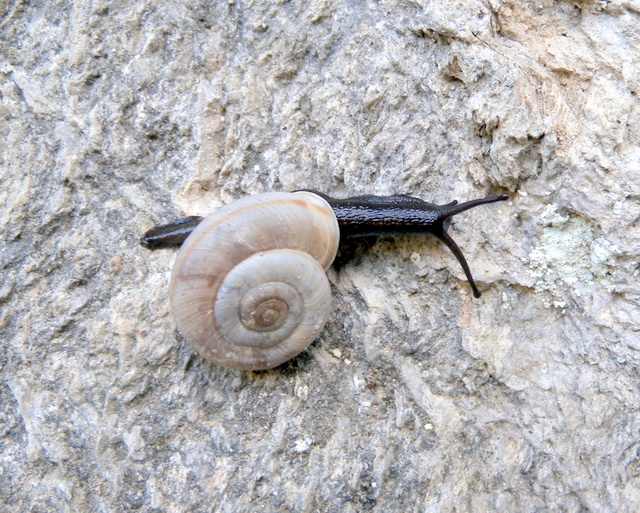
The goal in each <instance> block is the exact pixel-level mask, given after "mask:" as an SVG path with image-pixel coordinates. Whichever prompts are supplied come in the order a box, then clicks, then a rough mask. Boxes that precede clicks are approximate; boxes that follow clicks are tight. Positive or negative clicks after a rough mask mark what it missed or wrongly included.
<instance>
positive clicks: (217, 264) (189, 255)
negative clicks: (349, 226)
mask: <svg viewBox="0 0 640 513" xmlns="http://www.w3.org/2000/svg"><path fill="white" fill-rule="evenodd" d="M339 236H340V233H339V228H338V222H337V220H336V217H335V214H334V213H333V210H332V209H331V207H330V206H329V204H328V203H327V202H326V201H325V200H324V199H323V198H321V197H320V196H318V195H316V194H313V193H310V192H296V193H284V192H270V193H265V194H259V195H256V196H248V197H246V198H243V199H241V200H238V201H235V202H233V203H231V204H229V205H227V206H225V207H223V208H221V209H220V210H218V211H216V212H214V213H213V214H211V215H209V216H208V217H206V218H205V219H204V220H203V221H202V222H201V223H200V224H199V225H198V226H197V228H196V229H195V230H194V231H193V233H192V234H191V235H190V236H189V237H188V238H187V239H186V241H185V242H184V244H183V245H182V248H181V249H180V252H179V253H178V256H177V259H176V263H175V265H174V268H173V273H172V275H171V285H170V301H171V310H172V312H173V315H174V317H175V319H176V324H177V325H178V329H179V330H180V331H181V332H182V334H183V335H184V337H185V339H186V340H187V342H189V344H191V346H192V347H193V348H194V349H195V350H196V351H198V352H199V353H200V354H201V355H202V356H203V357H204V358H206V359H207V360H209V361H210V362H212V363H216V364H218V365H223V366H225V367H232V368H236V369H245V370H258V369H269V368H272V367H276V366H277V365H280V364H281V363H283V362H285V361H287V360H289V359H290V358H293V357H294V356H296V355H297V354H298V353H300V352H301V351H303V350H304V349H305V348H306V347H307V346H308V345H309V344H310V343H311V342H312V341H313V340H314V339H315V338H316V336H317V335H318V333H319V332H320V330H321V329H322V328H323V326H324V325H325V324H326V322H327V319H328V317H329V312H330V308H331V292H330V287H329V281H328V279H327V276H326V273H325V270H326V269H327V268H328V267H329V266H330V265H331V263H332V262H333V259H334V258H335V255H336V251H337V249H338V242H339V238H340V237H339Z"/></svg>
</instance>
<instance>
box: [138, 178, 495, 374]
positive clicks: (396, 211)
mask: <svg viewBox="0 0 640 513" xmlns="http://www.w3.org/2000/svg"><path fill="white" fill-rule="evenodd" d="M506 199H508V195H507V194H502V195H500V196H493V197H488V198H482V199H477V200H473V201H469V202H466V203H462V204H458V203H457V202H455V201H454V202H451V203H448V204H446V205H434V204H431V203H427V202H425V201H422V200H420V199H418V198H413V197H410V196H402V195H395V196H387V197H379V196H358V197H354V198H346V199H335V198H331V197H329V196H326V195H324V194H321V193H317V192H313V191H299V192H295V193H265V194H259V195H257V196H249V197H246V198H243V199H241V200H238V201H235V202H233V203H231V204H229V205H227V206H226V207H223V208H221V209H220V210H218V211H216V212H214V213H213V214H211V215H209V216H207V217H206V218H204V219H203V218H199V217H189V218H185V219H181V220H179V221H176V222H174V223H171V224H169V225H165V226H161V227H157V228H154V229H152V230H149V231H148V232H147V233H145V235H144V236H143V237H142V239H141V244H142V245H143V246H145V247H148V248H151V249H156V248H162V247H171V246H178V245H182V247H181V249H180V252H179V254H178V257H177V259H176V263H175V266H174V270H173V273H172V278H171V287H170V288H171V290H170V298H171V309H172V311H173V314H174V317H175V318H176V323H177V325H178V328H179V329H180V331H181V332H182V334H183V335H184V336H185V339H186V340H187V341H188V342H189V343H190V344H191V345H192V346H193V347H194V348H195V349H196V350H197V351H198V352H199V353H200V354H201V355H202V356H204V357H205V358H206V359H208V360H209V361H211V362H213V363H216V364H219V365H223V366H226V367H232V368H237V369H246V370H258V369H268V368H272V367H276V366H277V365H280V364H281V363H283V362H285V361H287V360H289V359H290V358H293V357H294V356H296V355H297V354H298V353H300V352H301V351H303V350H304V349H305V348H306V347H307V346H308V345H309V344H310V343H311V342H312V341H313V340H314V339H315V337H316V336H317V335H318V333H319V332H320V330H321V329H322V327H323V326H324V325H325V324H326V321H327V319H328V316H329V311H330V303H331V299H330V288H329V283H328V280H327V278H326V274H325V270H326V269H327V268H328V267H329V266H330V265H331V263H332V262H333V259H334V258H335V255H336V251H337V249H338V245H339V243H340V241H341V240H345V239H349V238H353V237H361V236H377V235H406V234H418V235H420V234H422V235H433V236H435V237H437V238H439V239H440V240H441V241H443V242H444V243H445V244H446V245H447V246H448V247H449V249H451V251H452V252H453V254H454V255H455V257H456V258H457V259H458V261H459V262H460V265H461V266H462V268H463V270H464V273H465V275H466V276H467V279H468V280H469V284H470V285H471V288H472V290H473V293H474V296H475V297H480V292H479V290H478V288H477V286H476V284H475V282H474V280H473V277H472V275H471V272H470V270H469V266H468V265H467V262H466V260H465V258H464V256H463V254H462V252H461V251H460V249H459V248H458V246H457V245H456V243H455V242H454V241H453V239H452V238H451V237H450V236H449V234H448V233H447V228H448V227H449V224H450V222H451V217H452V216H454V215H456V214H458V213H461V212H464V211H466V210H469V209H471V208H474V207H476V206H479V205H485V204H488V203H494V202H497V201H504V200H506Z"/></svg>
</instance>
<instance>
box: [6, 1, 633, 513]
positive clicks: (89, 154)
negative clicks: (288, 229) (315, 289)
mask: <svg viewBox="0 0 640 513" xmlns="http://www.w3.org/2000/svg"><path fill="white" fill-rule="evenodd" d="M639 26H640V2H638V0H612V1H607V0H603V1H597V2H592V1H582V2H581V1H573V2H567V1H552V0H540V1H538V2H520V1H515V0H511V1H510V0H502V1H500V0H472V1H466V2H461V1H453V2H452V1H450V0H432V1H426V0H422V1H410V0H408V1H397V0H394V1H391V0H390V1H382V2H368V3H365V2H340V1H329V0H313V1H302V0H294V1H291V2H273V3H270V2H264V3H262V2H244V1H234V0H230V1H228V2H209V1H202V0H201V1H193V2H178V3H174V2H163V1H160V0H147V1H144V2H142V1H138V0H134V1H133V2H125V1H122V0H115V1H110V2H106V1H104V0H95V1H93V2H87V1H76V2H69V1H63V0H60V1H46V2H45V1H42V0H34V1H31V2H24V1H21V0H1V1H0V133H1V134H2V147H1V148H0V159H1V160H0V173H1V178H0V180H1V182H0V183H1V186H0V198H1V202H2V208H1V211H0V223H1V227H2V229H1V234H0V236H1V243H2V252H1V256H0V258H1V268H2V280H1V283H0V329H1V333H2V335H1V337H0V338H1V341H2V353H1V354H0V378H1V380H0V397H1V398H2V400H1V402H0V429H1V433H2V437H1V438H0V509H1V510H3V511H15V512H23V511H25V512H26V511H29V512H39V511H43V512H44V511H46V512H58V511H60V512H62V511H109V512H110V511H114V512H116V511H158V512H160V511H162V512H187V511H188V512H191V511H193V512H196V511H217V512H238V511H278V512H282V511H296V512H302V511H308V512H316V511H327V512H347V513H348V512H358V511H380V512H385V513H388V512H407V511H415V512H417V511H424V512H436V511H437V512H452V511H456V512H467V511H468V512H471V511H566V512H579V511H582V512H584V511H598V512H627V511H628V512H631V511H637V505H638V504H640V411H639V408H638V404H640V386H639V385H640V380H639V373H638V364H639V363H640V328H639V322H638V320H639V319H640V287H639V285H638V272H639V269H640V262H639V257H638V255H639V254H640V221H639V219H640V102H639V100H638V94H639V93H640V30H638V27H639ZM297 188H314V189H318V190H322V191H324V192H326V193H329V194H331V195H333V196H337V197H345V196H349V195H357V194H380V195H384V194H392V193H405V194H411V195H414V196H418V197H422V198H424V199H425V200H427V201H433V202H436V203H445V202H449V201H451V200H453V199H458V200H466V199H471V198H475V197H480V196H484V195H486V194H491V193H495V192H500V191H505V190H506V191H510V193H511V195H512V201H510V202H509V203H503V204H498V205H492V206H488V207H483V208H481V209H477V210H475V211H473V212H472V213H469V214H463V215H461V216H458V218H457V219H456V222H455V224H454V227H453V228H452V230H451V233H452V235H453V236H454V238H455V239H456V240H457V242H458V244H459V245H460V246H461V247H462V248H463V250H464V252H465V254H466V256H467V259H468V260H469V262H470V265H471V268H472V270H473V271H474V274H475V276H476V279H477V280H478V282H479V284H480V287H481V289H482V290H483V296H482V298H481V299H479V300H474V299H473V298H472V296H471V293H470V290H469V287H468V284H467V283H465V280H464V275H463V274H462V271H461V270H460V269H459V266H458V264H457V263H456V262H455V260H454V258H453V256H452V255H451V254H450V253H449V252H448V250H446V248H444V247H443V246H442V245H441V244H439V243H437V242H434V241H432V240H403V239H397V240H394V239H383V240H380V241H378V242H377V243H376V244H374V245H373V246H372V247H371V248H369V250H368V251H367V252H365V253H363V254H362V255H358V256H357V257H356V258H355V259H354V260H352V261H350V262H348V263H346V264H345V265H343V266H342V267H340V268H339V269H332V270H330V272H329V278H330V281H331V284H332V289H333V291H332V292H333V301H334V305H333V313H332V316H331V318H330V321H329V323H328V325H327V326H326V328H325V330H324V331H323V332H322V333H321V335H320V337H319V339H318V340H316V341H315V342H314V343H313V344H312V345H311V347H310V348H309V349H308V350H307V351H306V352H304V353H303V354H302V355H301V356H300V357H298V358H296V359H295V360H293V361H291V362H289V363H287V364H284V365H283V366H281V367H279V368H277V369H274V370H271V371H264V372H237V371H231V370H226V369H223V368H220V367H216V366H215V365H211V364H209V363H207V362H206V361H205V360H203V359H202V358H201V357H200V356H198V355H197V354H196V353H194V351H193V350H192V349H191V348H190V347H189V346H188V345H187V343H186V342H185V341H184V340H183V338H182V337H181V336H180V334H179V333H178V332H177V331H176V329H175V324H174V322H173V319H172V316H171V313H170V311H169V305H168V298H167V285H168V279H169V274H170V270H171V265H172V262H173V260H174V258H175V252H174V251H171V250H164V251H157V252H149V251H147V250H145V249H143V248H141V247H140V246H139V245H138V238H139V236H140V234H141V233H142V232H143V231H144V230H146V229H148V228H150V227H151V226H153V225H154V224H158V223H163V222H168V221H171V220H173V219H176V218H178V217H180V216H182V215H185V214H188V215H194V214H206V213H208V212H209V211H211V210H212V209H214V208H216V207H218V206H220V205H223V204H225V203H229V202H230V201H232V200H234V199H237V198H239V197H242V196H245V195H248V194H255V193H258V192H262V191H268V190H293V189H297Z"/></svg>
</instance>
